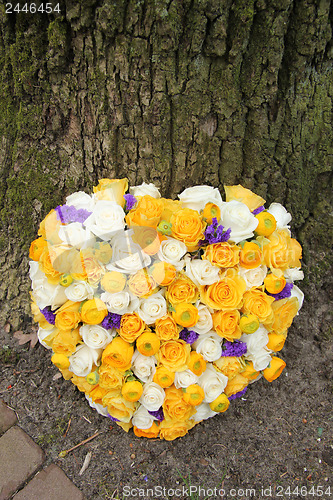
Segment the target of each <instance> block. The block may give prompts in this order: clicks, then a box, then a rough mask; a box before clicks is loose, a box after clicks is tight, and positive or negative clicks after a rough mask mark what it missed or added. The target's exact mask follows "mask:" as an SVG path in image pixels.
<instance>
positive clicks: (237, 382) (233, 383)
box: [224, 373, 249, 397]
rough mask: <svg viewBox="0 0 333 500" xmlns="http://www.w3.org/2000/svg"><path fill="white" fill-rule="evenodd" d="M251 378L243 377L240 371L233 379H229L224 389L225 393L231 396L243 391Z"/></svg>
mask: <svg viewBox="0 0 333 500" xmlns="http://www.w3.org/2000/svg"><path fill="white" fill-rule="evenodd" d="M248 383H249V380H248V379H247V378H246V377H243V375H241V374H240V373H237V375H235V377H233V378H232V379H231V380H228V383H227V385H226V387H225V389H224V392H225V394H226V395H227V396H228V397H230V396H232V395H233V394H237V392H240V391H242V390H243V389H245V387H247V386H248Z"/></svg>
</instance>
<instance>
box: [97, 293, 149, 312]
mask: <svg viewBox="0 0 333 500" xmlns="http://www.w3.org/2000/svg"><path fill="white" fill-rule="evenodd" d="M101 300H103V302H104V303H105V305H106V307H107V310H108V311H110V312H112V313H115V314H128V313H132V312H134V311H135V310H136V309H137V308H138V307H139V303H140V301H139V299H138V297H135V295H132V294H131V293H129V292H117V293H109V292H104V293H102V294H101Z"/></svg>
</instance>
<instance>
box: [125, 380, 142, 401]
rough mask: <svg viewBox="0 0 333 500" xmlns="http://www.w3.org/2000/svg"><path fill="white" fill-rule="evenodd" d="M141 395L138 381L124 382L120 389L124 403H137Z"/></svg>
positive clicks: (140, 386) (140, 385)
mask: <svg viewBox="0 0 333 500" xmlns="http://www.w3.org/2000/svg"><path fill="white" fill-rule="evenodd" d="M142 393H143V386H142V384H141V382H139V381H138V380H130V381H128V382H126V383H125V384H124V385H123V387H122V389H121V394H122V396H123V398H124V399H126V401H131V402H135V401H139V399H140V398H141V396H142Z"/></svg>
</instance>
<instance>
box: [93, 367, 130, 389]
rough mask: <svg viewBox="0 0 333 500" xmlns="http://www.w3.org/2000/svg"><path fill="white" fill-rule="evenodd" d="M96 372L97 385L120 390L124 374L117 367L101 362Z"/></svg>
mask: <svg viewBox="0 0 333 500" xmlns="http://www.w3.org/2000/svg"><path fill="white" fill-rule="evenodd" d="M98 373H99V385H100V386H101V387H102V388H103V389H107V390H109V389H118V390H119V391H120V390H121V387H122V385H123V383H124V374H123V373H122V372H120V371H119V370H118V369H117V368H115V367H114V366H110V365H107V364H101V366H100V367H99V370H98Z"/></svg>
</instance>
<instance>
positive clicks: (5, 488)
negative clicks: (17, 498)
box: [0, 425, 44, 500]
mask: <svg viewBox="0 0 333 500" xmlns="http://www.w3.org/2000/svg"><path fill="white" fill-rule="evenodd" d="M43 462H44V452H43V450H42V449H41V448H40V447H39V446H38V445H37V444H35V443H34V442H33V440H32V439H31V438H30V437H29V436H28V434H26V433H25V432H24V431H23V430H22V429H20V428H19V427H17V426H16V425H15V426H14V427H11V428H10V429H8V430H7V431H6V432H5V434H4V435H3V436H1V438H0V464H1V467H0V500H7V499H8V498H10V495H12V494H13V493H15V491H16V490H17V489H18V488H19V487H21V486H22V485H23V484H24V482H25V481H26V480H27V479H29V477H30V476H31V475H32V474H33V473H34V472H35V471H37V469H38V468H39V467H41V465H42V464H43Z"/></svg>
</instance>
